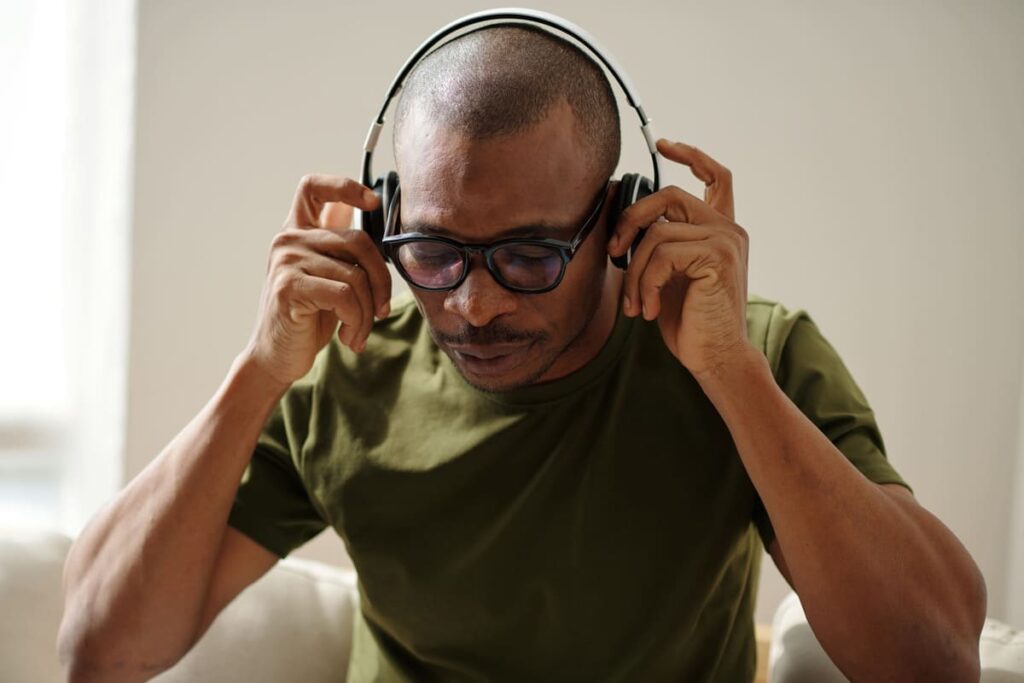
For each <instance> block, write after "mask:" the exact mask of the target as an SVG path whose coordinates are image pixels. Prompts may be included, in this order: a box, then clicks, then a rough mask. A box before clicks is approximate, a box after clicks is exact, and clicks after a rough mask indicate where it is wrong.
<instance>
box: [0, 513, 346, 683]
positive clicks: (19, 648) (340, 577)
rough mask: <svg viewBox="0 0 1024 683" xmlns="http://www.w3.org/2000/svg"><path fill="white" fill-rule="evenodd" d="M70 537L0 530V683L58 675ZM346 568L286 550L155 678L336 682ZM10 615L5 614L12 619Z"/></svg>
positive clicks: (341, 668)
mask: <svg viewBox="0 0 1024 683" xmlns="http://www.w3.org/2000/svg"><path fill="white" fill-rule="evenodd" d="M70 547H71V539H70V538H68V537H67V536H65V535H63V534H60V533H56V532H43V531H27V530H18V529H9V528H2V529H0V605H3V607H4V614H5V615H6V616H7V618H6V619H3V620H0V681H33V683H48V682H50V681H53V682H54V683H58V682H60V681H64V676H63V671H62V669H61V667H60V664H59V662H58V660H57V631H58V629H59V627H60V620H61V616H62V614H63V609H64V600H63V594H62V590H61V576H62V574H63V570H64V558H65V557H66V556H67V553H68V550H69V548H70ZM355 586H356V575H355V572H354V571H353V570H352V569H347V568H338V567H332V566H329V565H326V564H323V563H320V562H314V561H312V560H304V559H299V558H287V559H285V560H282V561H280V562H278V563H277V565H275V566H274V567H273V568H272V569H271V570H270V571H269V572H267V573H266V574H265V575H264V576H263V577H262V578H260V579H259V580H258V581H256V582H255V583H254V584H252V585H251V586H249V587H248V588H246V589H245V590H244V591H242V593H241V594H240V595H239V596H238V597H237V598H235V600H234V601H232V603H231V604H230V605H228V606H227V607H226V608H225V609H224V611H223V612H221V613H220V615H218V617H217V619H216V620H215V621H214V622H213V624H212V625H211V626H210V628H209V629H208V630H207V632H206V633H205V634H204V636H203V638H202V640H200V641H199V643H197V644H196V646H195V647H193V648H192V650H190V651H189V653H188V654H186V655H185V657H183V658H182V659H181V661H180V662H178V664H177V665H175V666H174V667H173V668H171V669H169V670H168V671H165V672H164V673H162V674H160V675H159V676H157V677H155V678H153V679H152V680H154V681H162V682H163V683H178V682H184V681H189V682H193V681H223V682H224V683H232V682H235V681H237V682H238V683H262V682H264V681H266V682H268V683H269V682H271V681H274V682H277V681H291V680H295V681H304V682H309V683H318V682H320V681H324V682H325V683H326V682H327V681H330V682H331V683H336V682H337V681H344V680H345V674H346V670H347V668H348V658H349V650H350V648H351V639H352V616H353V614H354V610H356V609H358V592H357V590H356V588H355ZM12 617H13V618H12Z"/></svg>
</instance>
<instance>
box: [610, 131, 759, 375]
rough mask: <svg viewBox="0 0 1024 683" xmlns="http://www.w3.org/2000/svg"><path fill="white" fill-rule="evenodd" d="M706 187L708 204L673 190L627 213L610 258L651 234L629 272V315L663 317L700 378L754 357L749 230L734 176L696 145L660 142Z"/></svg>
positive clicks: (672, 345) (678, 351) (667, 335)
mask: <svg viewBox="0 0 1024 683" xmlns="http://www.w3.org/2000/svg"><path fill="white" fill-rule="evenodd" d="M658 152H660V153H661V155H662V156H664V157H665V158H667V159H671V160H672V161H675V162H678V163H682V164H686V165H687V166H689V167H690V169H691V170H692V171H693V174H694V175H695V176H697V177H698V178H700V179H701V180H702V181H704V183H705V184H706V188H705V190H704V201H701V200H700V199H698V198H697V197H694V196H693V195H692V194H690V193H689V192H686V191H685V190H683V189H681V188H679V187H675V186H673V185H670V186H668V187H665V188H663V189H661V190H659V191H657V192H655V193H654V194H652V195H650V196H648V197H644V198H643V199H641V200H639V201H637V202H636V203H635V204H633V205H632V206H630V207H628V208H627V209H626V210H625V211H623V212H622V216H621V218H620V219H619V224H618V225H617V226H616V227H615V232H616V234H615V237H614V238H613V239H612V240H611V241H610V242H609V245H608V253H609V254H610V255H612V256H620V255H622V254H625V253H626V250H627V249H628V248H629V245H630V244H632V242H633V238H634V237H635V236H636V234H637V232H638V231H639V230H645V229H646V230H647V232H648V234H647V235H645V236H644V238H643V240H642V241H641V242H640V246H639V247H638V248H637V250H636V253H635V254H634V255H633V258H632V260H631V262H630V264H629V268H628V270H627V271H626V278H625V283H624V295H625V301H624V302H623V310H624V312H625V313H626V315H630V316H635V315H638V314H641V313H642V314H643V316H644V318H645V319H647V320H654V319H655V318H657V320H658V326H659V327H660V328H661V335H662V337H663V338H664V340H665V344H666V345H667V346H668V348H669V350H670V351H671V352H672V354H673V355H674V356H675V357H676V358H678V359H679V362H681V363H682V364H683V365H684V366H686V368H687V369H688V370H689V371H690V372H691V373H692V374H693V375H694V376H695V377H698V378H699V377H700V376H702V375H708V374H709V373H711V374H713V373H714V372H715V371H716V370H717V369H718V368H720V367H722V366H723V365H725V364H727V363H729V362H730V361H731V360H732V359H734V358H739V357H741V356H742V354H743V353H745V352H747V351H748V349H747V348H746V344H747V322H746V307H747V252H748V241H749V240H748V237H747V232H746V231H745V230H744V229H743V228H741V227H740V226H739V225H737V224H736V223H735V222H734V215H735V212H734V208H733V194H732V174H731V173H730V172H729V169H727V168H725V167H724V166H722V165H721V164H719V163H718V162H717V161H715V160H714V159H712V158H711V157H709V156H708V155H706V154H705V153H704V152H702V151H700V150H699V149H697V148H696V147H691V146H690V145H686V144H683V143H681V142H674V143H673V142H669V141H667V140H664V139H663V140H659V141H658Z"/></svg>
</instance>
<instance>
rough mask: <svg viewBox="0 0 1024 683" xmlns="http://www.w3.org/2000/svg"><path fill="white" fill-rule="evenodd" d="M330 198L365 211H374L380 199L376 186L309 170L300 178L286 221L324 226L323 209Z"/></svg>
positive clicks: (293, 223)
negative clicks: (322, 223)
mask: <svg viewBox="0 0 1024 683" xmlns="http://www.w3.org/2000/svg"><path fill="white" fill-rule="evenodd" d="M327 202H343V203H345V204H348V205H350V206H354V207H356V208H358V209H362V210H364V211H371V210H373V209H375V208H377V205H378V204H379V203H380V200H379V199H378V197H377V195H376V194H374V192H373V190H371V189H370V188H368V187H366V186H365V185H363V184H362V183H359V182H356V181H355V180H352V179H351V178H342V177H341V176H333V175H324V174H318V173H310V174H308V175H305V176H303V177H302V180H300V181H299V186H298V188H297V189H296V190H295V199H294V200H293V201H292V208H291V211H290V212H289V213H288V218H287V219H286V220H285V225H295V226H298V227H300V228H317V227H321V226H320V222H319V221H320V213H321V212H322V211H323V208H324V204H326V203H327Z"/></svg>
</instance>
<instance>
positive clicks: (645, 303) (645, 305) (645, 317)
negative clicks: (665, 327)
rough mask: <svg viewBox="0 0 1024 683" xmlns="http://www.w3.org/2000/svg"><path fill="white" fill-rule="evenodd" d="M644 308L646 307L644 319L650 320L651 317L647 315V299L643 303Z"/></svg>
mask: <svg viewBox="0 0 1024 683" xmlns="http://www.w3.org/2000/svg"><path fill="white" fill-rule="evenodd" d="M643 308H644V320H649V319H650V318H648V317H647V302H646V301H645V302H644V303H643Z"/></svg>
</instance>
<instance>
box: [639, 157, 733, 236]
mask: <svg viewBox="0 0 1024 683" xmlns="http://www.w3.org/2000/svg"><path fill="white" fill-rule="evenodd" d="M657 146H658V152H660V153H661V155H662V156H663V157H665V158H666V159H670V160H671V161H675V162H677V163H680V164H686V165H687V166H689V167H690V170H691V171H693V175H695V176H697V177H698V178H699V179H700V180H701V181H702V182H703V183H704V201H705V203H707V204H708V205H709V206H710V207H711V208H713V209H714V210H715V211H717V212H718V213H720V214H722V215H723V216H725V217H726V218H728V219H729V220H731V221H734V220H736V209H735V206H734V201H733V191H732V171H730V170H729V169H728V168H726V167H725V166H723V165H722V164H720V163H718V162H717V161H715V160H714V159H712V158H711V157H710V156H708V155H707V154H706V153H704V152H703V151H702V150H700V149H698V148H696V147H694V146H692V145H687V144H686V143H684V142H672V141H670V140H666V139H665V138H661V139H660V140H658V143H657Z"/></svg>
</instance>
